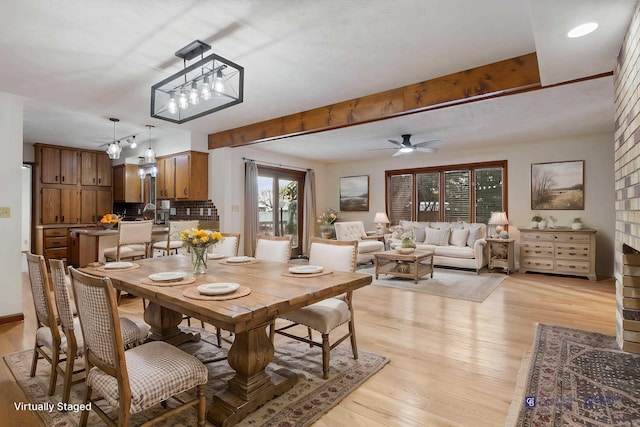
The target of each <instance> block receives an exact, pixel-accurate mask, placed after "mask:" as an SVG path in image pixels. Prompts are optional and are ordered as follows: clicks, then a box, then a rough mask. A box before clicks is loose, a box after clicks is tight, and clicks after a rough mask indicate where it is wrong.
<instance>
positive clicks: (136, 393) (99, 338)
mask: <svg viewBox="0 0 640 427" xmlns="http://www.w3.org/2000/svg"><path fill="white" fill-rule="evenodd" d="M69 271H70V274H71V283H72V288H73V292H74V294H75V299H76V303H77V305H78V316H79V318H80V326H81V328H82V331H83V335H84V337H85V340H84V348H85V361H86V366H87V376H86V380H85V384H86V390H85V394H84V399H83V403H84V404H85V405H87V404H89V403H90V407H91V409H92V410H94V411H96V413H97V414H98V415H99V416H100V418H102V420H103V421H104V422H105V423H106V424H108V425H110V426H116V425H118V426H127V425H129V421H130V417H131V415H132V414H135V413H138V412H140V411H142V410H144V409H147V408H150V407H151V406H155V405H157V404H158V403H163V406H164V402H165V401H166V400H168V399H169V398H170V397H174V398H175V399H176V400H178V399H177V398H176V395H177V394H180V393H182V392H184V391H187V390H191V389H193V388H195V389H196V396H195V397H194V398H193V399H190V400H187V401H181V400H178V402H179V403H180V406H177V407H175V408H172V409H169V410H167V411H163V413H161V414H160V415H158V416H157V417H155V418H154V419H153V420H149V421H148V422H147V423H145V425H151V424H152V423H154V422H158V421H160V420H164V419H166V418H168V417H170V416H172V415H174V414H176V413H178V412H181V411H184V410H186V409H190V408H195V409H196V411H197V414H198V423H197V425H198V426H201V427H203V426H204V425H205V412H206V407H205V404H206V401H205V395H204V392H205V384H206V383H207V377H208V371H207V368H206V367H205V366H204V365H203V364H202V362H200V361H199V360H198V359H197V358H195V357H194V356H192V355H190V354H188V353H186V352H184V351H182V350H180V349H179V348H177V347H175V346H173V345H171V344H168V343H165V342H163V341H152V342H147V343H145V344H142V345H139V346H137V347H134V348H132V349H130V350H127V351H124V346H123V340H122V333H121V327H120V322H118V321H117V319H118V306H117V302H116V296H115V291H114V288H113V285H112V283H111V280H110V279H109V278H108V277H104V278H99V277H95V276H90V275H88V274H85V273H82V272H81V271H79V270H76V269H75V268H73V267H70V268H69ZM94 393H95V394H96V395H97V396H96V397H95V398H92V395H93V394H94ZM101 399H104V400H105V401H106V403H107V404H108V406H110V407H112V408H113V409H115V410H116V411H117V413H118V420H117V424H116V423H115V422H114V421H112V420H111V419H110V418H109V417H108V415H107V413H106V412H105V411H107V410H108V409H107V408H104V409H103V408H101V407H100V406H98V405H97V404H96V402H97V401H100V400H101ZM88 417H89V411H83V412H82V415H81V417H80V425H81V426H86V425H87V420H88Z"/></svg>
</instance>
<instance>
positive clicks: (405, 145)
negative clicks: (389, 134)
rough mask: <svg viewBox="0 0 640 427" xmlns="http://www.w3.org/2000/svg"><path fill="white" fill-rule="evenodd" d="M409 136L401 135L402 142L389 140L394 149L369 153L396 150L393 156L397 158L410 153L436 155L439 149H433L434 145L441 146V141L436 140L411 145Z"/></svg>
mask: <svg viewBox="0 0 640 427" xmlns="http://www.w3.org/2000/svg"><path fill="white" fill-rule="evenodd" d="M410 140H411V135H409V134H406V135H402V142H400V141H395V140H393V139H389V140H388V141H389V142H390V143H392V144H394V145H396V147H392V148H373V149H371V150H369V151H375V150H397V152H396V153H395V154H394V156H399V155H401V154H406V153H411V152H414V151H420V152H421V153H432V154H433V153H437V152H438V151H439V150H440V149H439V148H434V147H435V146H436V145H440V144H442V141H440V140H438V139H434V140H433V141H424V142H418V143H415V144H412V143H411V141H410Z"/></svg>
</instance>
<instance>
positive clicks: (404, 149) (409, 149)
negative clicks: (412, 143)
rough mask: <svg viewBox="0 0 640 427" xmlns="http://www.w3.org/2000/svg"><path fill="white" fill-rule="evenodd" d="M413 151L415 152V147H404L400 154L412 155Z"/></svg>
mask: <svg viewBox="0 0 640 427" xmlns="http://www.w3.org/2000/svg"><path fill="white" fill-rule="evenodd" d="M412 151H413V147H402V148H401V149H400V152H401V153H410V152H412Z"/></svg>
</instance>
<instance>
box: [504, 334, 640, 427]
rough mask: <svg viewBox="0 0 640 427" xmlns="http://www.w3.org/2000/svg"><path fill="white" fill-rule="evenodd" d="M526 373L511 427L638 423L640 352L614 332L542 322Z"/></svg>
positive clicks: (511, 420)
mask: <svg viewBox="0 0 640 427" xmlns="http://www.w3.org/2000/svg"><path fill="white" fill-rule="evenodd" d="M526 372H527V375H526V381H525V385H524V387H522V390H521V391H520V392H519V393H518V387H516V392H517V393H516V394H517V396H516V397H515V398H514V404H515V405H517V406H516V407H518V408H519V415H518V417H517V419H515V420H514V419H510V418H509V417H508V418H507V425H508V426H518V427H533V426H535V427H545V426H554V427H559V426H589V427H597V426H628V427H634V426H640V355H638V354H632V353H625V352H623V351H620V350H619V349H618V346H617V344H616V338H615V337H613V336H608V335H602V334H598V333H595V332H586V331H581V330H577V329H569V328H563V327H560V326H549V325H542V324H539V325H538V327H537V330H536V336H535V339H534V342H533V349H532V351H531V357H530V364H529V367H528V369H527V370H526ZM514 418H515V417H514Z"/></svg>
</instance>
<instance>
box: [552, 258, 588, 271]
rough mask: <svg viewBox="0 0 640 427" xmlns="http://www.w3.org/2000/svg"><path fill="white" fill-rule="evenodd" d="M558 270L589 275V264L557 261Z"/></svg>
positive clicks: (585, 262) (586, 262)
mask: <svg viewBox="0 0 640 427" xmlns="http://www.w3.org/2000/svg"><path fill="white" fill-rule="evenodd" d="M556 270H557V271H558V272H563V273H588V272H589V262H588V261H569V260H564V259H558V260H556Z"/></svg>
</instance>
